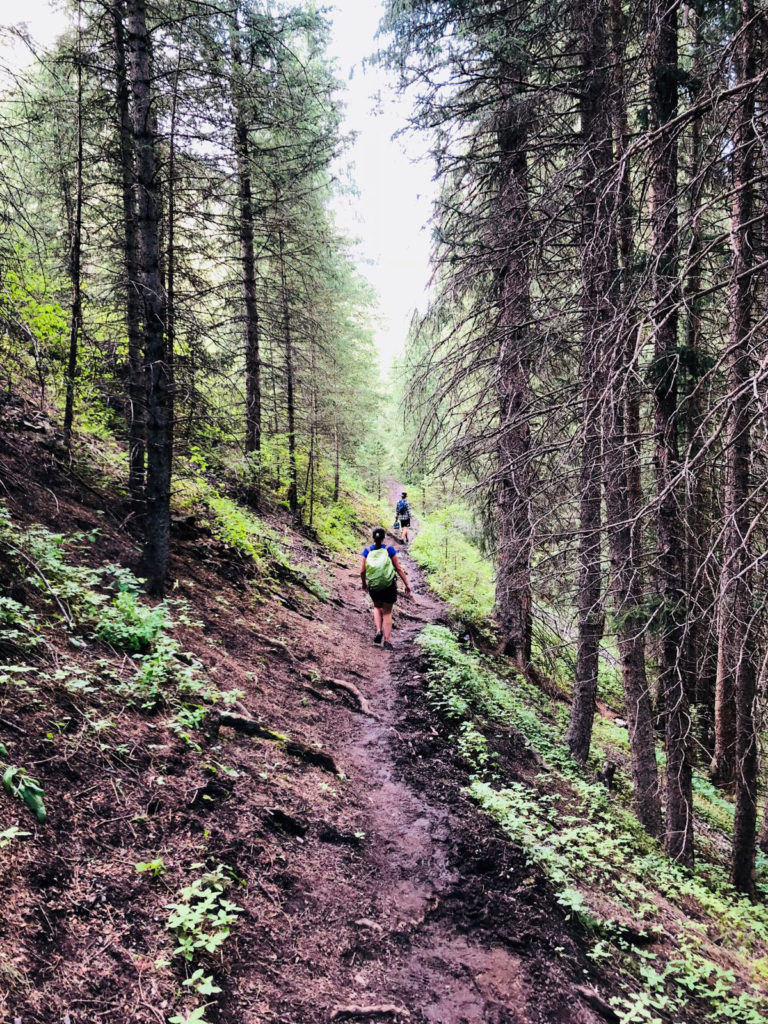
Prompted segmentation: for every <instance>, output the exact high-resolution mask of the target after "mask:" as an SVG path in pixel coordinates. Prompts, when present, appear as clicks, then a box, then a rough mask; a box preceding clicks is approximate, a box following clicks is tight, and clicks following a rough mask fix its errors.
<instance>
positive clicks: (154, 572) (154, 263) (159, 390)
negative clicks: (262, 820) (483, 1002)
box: [127, 0, 173, 594]
mask: <svg viewBox="0 0 768 1024" xmlns="http://www.w3.org/2000/svg"><path fill="white" fill-rule="evenodd" d="M127 11H128V52H129V56H130V60H129V67H130V82H131V90H132V94H133V102H132V104H131V108H132V109H131V112H132V119H133V138H134V147H135V152H136V190H137V197H136V209H137V241H138V267H139V276H138V281H139V286H140V289H141V312H142V327H143V335H144V346H143V347H144V362H145V366H146V382H147V424H146V442H147V482H146V517H145V539H144V552H143V562H144V565H143V571H144V573H145V574H146V576H147V585H148V589H149V591H150V593H153V594H162V592H163V589H164V587H165V581H166V577H167V574H168V559H169V555H170V497H171V440H172V418H171V399H172V391H173V377H172V372H171V367H170V365H169V363H168V353H167V349H166V339H165V326H166V324H165V292H164V289H163V281H162V275H161V272H160V225H159V180H158V174H157V148H158V147H157V134H156V131H155V127H154V121H153V111H152V100H153V97H152V92H151V81H152V79H151V68H150V64H151V40H150V36H149V31H148V29H147V12H146V0H127Z"/></svg>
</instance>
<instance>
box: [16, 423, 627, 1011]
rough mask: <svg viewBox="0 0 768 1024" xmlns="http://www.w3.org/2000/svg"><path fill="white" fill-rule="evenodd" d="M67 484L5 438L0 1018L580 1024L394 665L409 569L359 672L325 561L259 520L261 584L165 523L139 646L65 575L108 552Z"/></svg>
mask: <svg viewBox="0 0 768 1024" xmlns="http://www.w3.org/2000/svg"><path fill="white" fill-rule="evenodd" d="M84 474H85V469H84V468H83V466H82V465H81V466H80V467H75V470H74V472H73V471H70V469H68V468H67V469H65V468H64V467H63V465H62V464H61V462H60V461H59V460H58V459H57V457H56V456H55V454H54V453H53V451H52V450H51V446H50V445H48V446H47V447H46V445H45V444H44V443H40V442H39V440H38V439H34V440H31V439H30V435H29V434H23V433H15V434H8V435H7V436H6V440H5V444H4V452H3V484H4V491H5V496H6V497H5V503H6V507H7V510H8V515H7V519H6V526H5V527H4V529H5V533H4V534H3V545H4V546H3V551H2V559H1V567H2V575H3V584H4V592H5V593H6V595H9V596H10V598H11V599H13V600H15V601H16V603H17V605H18V606H19V607H20V608H26V609H27V610H28V621H27V622H26V623H22V631H23V630H24V629H32V630H33V631H34V634H35V637H34V639H35V642H34V644H26V645H25V644H24V643H23V642H22V641H23V638H22V640H19V639H18V638H17V639H16V640H14V639H13V638H12V637H11V638H10V639H8V637H9V636H10V634H9V633H8V630H7V629H6V641H5V644H4V649H3V655H4V661H5V662H6V664H5V667H4V668H3V669H2V684H1V688H0V740H2V742H3V743H4V744H5V745H6V747H7V748H8V753H7V756H6V758H5V760H6V761H7V763H9V764H13V765H15V766H20V767H23V768H25V769H26V770H27V772H28V773H29V776H31V777H33V778H36V779H38V780H39V782H40V783H41V785H42V787H43V790H44V796H45V802H46V806H47V810H48V818H47V821H46V822H45V823H42V824H39V823H36V821H35V819H34V817H33V816H32V815H31V813H29V812H28V810H27V809H26V808H25V807H23V806H22V804H21V803H20V802H18V801H16V800H13V799H12V798H11V796H10V795H8V794H5V793H2V794H0V808H2V817H1V818H0V833H2V842H3V847H4V848H3V850H2V861H1V862H0V884H1V885H2V887H3V892H4V894H5V896H6V898H5V900H4V901H3V905H2V908H0V952H2V959H1V960H0V1016H1V1017H2V1019H4V1020H10V1021H14V1022H15V1021H16V1020H20V1021H22V1022H23V1024H31V1022H39V1024H43V1022H44V1024H53V1022H59V1021H61V1020H65V1019H67V1016H66V1015H67V1014H68V1015H69V1019H70V1020H71V1021H73V1022H81V1021H88V1022H91V1021H96V1020H105V1021H114V1022H121V1024H122V1022H129V1021H130V1022H142V1024H143V1022H150V1021H168V1020H170V1021H173V1022H174V1024H176V1022H177V1021H178V1022H185V1021H190V1022H191V1021H203V1020H206V1021H211V1022H222V1024H224V1022H227V1024H234V1022H238V1024H256V1022H264V1024H266V1022H272V1021H274V1022H286V1024H287V1022H293V1024H314V1022H317V1024H320V1022H325V1021H330V1020H332V1019H341V1018H342V1017H344V1016H345V1015H346V1016H348V1017H349V1016H351V1017H354V1016H355V1015H357V1016H358V1018H360V1017H366V1018H367V1019H369V1020H374V1021H375V1020H387V1019H389V1020H391V1019H393V1018H396V1017H399V1018H400V1019H403V1020H405V1019H406V1018H408V1019H410V1020H411V1021H430V1022H441V1024H452V1022H456V1024H458V1022H462V1021H465V1022H473V1024H474V1022H479V1021H489V1022H498V1024H501V1022H515V1024H527V1022H531V1024H532V1022H545V1021H546V1022H555V1021H563V1022H566V1021H569V1022H574V1024H579V1022H592V1021H598V1020H601V1019H603V1017H602V1016H601V1015H600V1014H599V1013H596V1012H595V1010H594V1009H592V1006H597V1007H598V1008H599V1007H600V1006H601V1005H602V1004H601V1003H600V1000H599V999H598V998H597V997H596V996H595V993H594V991H593V990H592V989H587V988H579V987H578V986H579V985H580V984H582V983H583V981H584V973H583V972H585V971H587V970H588V968H587V966H586V961H585V960H584V958H583V956H582V953H581V952H580V949H579V941H578V936H577V935H576V934H575V933H573V932H571V931H570V930H569V926H568V925H567V924H566V923H565V922H564V920H563V915H562V912H561V910H560V909H559V908H558V907H557V905H556V904H555V902H554V900H553V898H552V895H551V893H550V891H549V889H548V887H547V886H546V885H545V883H544V882H543V879H542V877H541V876H540V875H539V874H538V873H537V872H536V871H532V870H531V869H530V868H529V867H527V866H526V864H525V861H524V858H523V857H522V855H520V854H519V853H518V852H517V851H516V850H515V848H514V847H512V846H511V845H510V844H509V843H507V842H506V841H505V840H504V839H503V838H502V837H501V835H500V834H498V833H496V832H495V831H494V827H493V826H490V825H489V822H488V820H487V819H485V818H482V817H481V816H480V815H479V813H478V812H477V811H476V810H475V809H474V807H473V806H471V805H470V804H469V802H468V801H467V799H466V798H465V796H464V795H463V793H462V787H463V785H464V783H465V781H466V774H465V771H464V770H463V769H462V768H461V767H460V763H459V762H458V761H457V760H456V757H455V754H454V753H453V752H452V747H451V746H450V745H449V743H448V742H447V738H446V736H445V733H444V726H442V725H441V724H440V722H439V721H438V720H436V719H435V718H434V717H433V715H432V713H431V712H430V710H429V709H428V707H427V705H426V702H425V697H424V691H423V680H422V677H421V674H420V665H419V662H418V658H417V653H416V649H415V647H414V645H413V638H414V636H415V635H416V633H417V632H418V630H419V629H420V628H421V627H422V625H423V624H424V623H425V622H429V621H435V620H436V619H438V618H439V617H440V616H442V614H443V610H442V608H441V606H440V605H439V603H438V602H437V601H435V600H434V599H433V598H432V597H430V595H429V594H428V593H427V592H426V590H425V588H424V586H423V583H422V581H421V579H420V576H419V573H418V570H417V569H416V568H415V567H414V566H413V565H409V572H410V573H411V574H412V576H413V577H414V581H415V586H416V591H417V595H418V596H417V601H416V602H415V603H413V604H411V605H408V606H407V607H406V606H405V605H404V604H403V605H401V607H400V610H399V612H398V618H397V631H396V634H395V637H396V651H395V653H394V654H393V655H387V654H386V653H385V652H383V651H382V650H380V649H378V648H375V647H374V646H373V645H372V644H371V642H370V641H371V633H372V628H371V623H370V614H369V611H368V609H367V607H366V606H365V604H364V598H363V595H362V593H361V591H360V589H359V579H358V577H357V566H356V562H354V560H353V559H352V558H343V559H338V558H336V557H335V556H329V554H328V553H327V552H326V551H323V550H322V549H320V548H319V547H318V546H316V545H315V544H312V543H310V542H309V541H308V540H307V539H306V538H304V537H302V536H300V535H297V534H288V533H286V532H285V525H284V524H281V523H280V520H279V517H278V516H276V515H273V516H271V520H272V525H273V527H280V528H281V530H282V531H283V533H282V536H283V540H284V543H285V545H286V546H287V550H289V552H290V556H291V559H292V567H291V568H290V569H287V568H286V567H285V566H284V567H283V570H284V571H281V572H277V573H273V574H272V575H271V576H267V575H265V574H263V572H262V570H259V571H254V566H253V565H252V564H250V563H249V560H248V559H246V558H243V557H242V556H241V555H240V554H239V553H238V552H237V551H236V550H235V549H233V548H232V547H231V546H228V545H226V544H223V543H222V542H221V541H220V540H217V539H216V538H215V537H214V536H211V532H210V530H208V529H206V528H204V527H201V526H200V524H199V523H198V522H196V521H194V520H190V519H185V520H183V521H180V522H178V523H177V524H176V537H175V543H174V546H175V551H176V555H175V557H174V565H173V574H174V579H175V583H174V588H173V594H172V601H171V603H169V604H167V605H166V606H163V608H162V609H161V612H157V610H156V614H158V615H160V617H161V618H162V616H163V615H164V616H165V618H164V619H163V621H162V623H161V624H160V625H158V624H157V622H156V621H155V620H152V622H155V625H157V629H156V630H155V632H154V633H152V630H153V629H155V626H153V625H152V622H150V623H149V625H148V624H147V620H146V616H145V618H144V619H142V618H141V616H140V614H139V612H138V611H137V608H139V609H140V608H141V607H144V604H145V603H144V602H142V601H140V600H139V599H136V600H134V599H133V598H131V599H130V600H129V599H128V598H114V597H113V596H110V595H111V594H112V591H110V590H109V588H108V587H106V588H105V587H101V591H100V590H99V580H102V578H101V577H99V578H98V579H96V578H95V577H94V576H93V575H88V574H89V573H91V574H92V573H93V571H94V570H95V569H96V568H97V567H99V566H101V565H102V564H103V563H104V562H113V563H122V564H128V565H130V564H132V563H134V561H135V558H136V545H135V542H134V540H133V538H132V537H131V535H130V534H129V533H127V532H126V530H125V528H124V518H125V517H124V515H123V514H122V509H121V507H120V504H119V501H117V500H116V499H115V497H114V495H113V494H112V493H110V490H109V489H108V488H107V487H106V485H105V481H104V480H103V479H99V478H98V477H96V476H92V477H91V478H87V477H86V476H84ZM9 523H10V525H8V524H9ZM33 524H42V526H43V527H44V528H45V529H47V530H48V531H52V533H46V532H45V529H41V528H39V527H37V526H34V525H33ZM30 528H31V532H30ZM14 531H15V532H14ZM73 532H75V533H77V534H79V536H78V537H76V538H75V539H74V540H70V542H69V543H63V542H62V540H61V538H60V537H59V539H58V540H57V539H55V538H56V537H57V536H58V535H60V534H67V535H70V534H72V533H73ZM52 536H53V537H54V539H53V540H51V537H52ZM30 538H31V540H30ZM33 542H34V543H33ZM30 544H31V546H30ZM56 551H58V554H56ZM30 552H32V553H31V554H30ZM57 558H58V562H57V561H56V559H57ZM46 559H47V561H46ZM43 563H45V565H47V566H48V569H47V576H46V579H47V583H45V584H43V583H41V581H40V579H39V578H38V576H37V574H38V573H42V574H43V575H45V573H44V572H43ZM24 566H25V567H26V569H25V570H24V568H23V567H24ZM62 566H63V567H64V568H62ZM78 573H79V574H80V575H78ZM68 574H69V575H68ZM308 581H310V583H311V587H310V589H311V590H313V591H316V592H317V591H318V585H319V584H321V585H322V586H323V587H324V588H325V589H326V591H327V600H326V601H324V602H321V601H320V600H319V599H318V598H317V597H315V596H313V595H312V594H311V593H310V592H309V591H308V590H307V585H308ZM102 582H103V580H102ZM67 587H69V590H67V589H66V588H67ZM78 588H80V590H82V592H83V593H80V592H79V591H78ZM113 589H114V588H113ZM86 591H87V592H88V594H90V595H91V596H90V597H88V598H87V599H86V598H85V597H84V596H83V594H84V593H85V592H86ZM94 595H95V596H94ZM99 595H100V596H99ZM97 598H98V600H97ZM99 600H103V601H104V602H106V603H103V604H99ZM89 601H90V602H93V601H96V604H95V605H93V606H91V605H89V603H88V602H89ZM120 601H122V605H121V606H120V607H119V609H118V611H117V612H113V611H112V609H113V608H114V607H115V606H116V605H117V604H118V603H119V602H120ZM131 601H134V603H133V604H131ZM6 611H7V609H6ZM145 612H146V609H145ZM141 614H145V613H144V612H142V613H141ZM153 614H155V613H153ZM16 615H17V618H19V617H20V615H21V613H20V612H18V609H17V610H16ZM32 616H34V618H32ZM110 616H111V618H110ZM132 617H133V618H132ZM104 619H106V620H108V621H109V622H110V623H111V624H112V625H111V626H110V629H109V630H105V629H104V628H103V625H98V623H99V622H103V620H104ZM19 622H21V619H20V618H19ZM30 623H33V625H31V626H30ZM116 623H117V625H118V626H119V627H120V629H117V627H116V626H115V624H116ZM137 623H139V625H140V626H141V629H139V633H141V631H142V630H143V631H144V632H143V634H142V635H145V636H149V635H150V634H151V635H152V639H151V641H148V642H147V644H146V646H145V648H144V650H143V653H142V651H136V650H126V646H130V645H129V643H128V639H130V640H133V639H135V635H136V630H137V628H138V627H137ZM5 625H6V627H7V625H8V623H7V615H6V621H5ZM17 625H18V623H17ZM128 627H130V629H129V628H128ZM126 629H127V630H128V632H127V633H126V632H125V631H126ZM120 630H122V631H123V632H120ZM17 632H18V630H17ZM126 637H128V639H126ZM27 639H29V637H27ZM339 683H341V684H347V685H349V684H351V688H345V686H344V685H341V686H340V685H339ZM233 691H239V692H237V693H235V692H233ZM171 693H173V694H175V696H174V697H173V699H171V697H170V696H169V694H171ZM233 700H236V701H237V704H236V706H235V707H234V709H233V708H228V707H227V704H228V702H230V703H231V701H233ZM233 712H234V713H235V717H230V718H229V719H227V718H226V715H227V714H230V715H232V713H233ZM237 715H240V716H241V718H240V719H238V718H237ZM243 716H247V718H248V719H251V720H253V721H251V723H250V725H248V723H246V725H247V726H248V728H250V730H251V732H253V731H254V729H255V731H256V732H257V735H256V736H253V735H246V734H244V733H243V732H242V728H243V722H242V717H243ZM227 722H229V723H234V724H235V725H239V727H240V728H239V729H233V728H230V727H229V726H228V725H227V724H225V723H227ZM254 722H255V723H256V724H254ZM217 725H218V730H217V728H216V727H217ZM518 753H522V756H523V757H524V756H525V754H524V752H518ZM508 767H509V770H510V771H511V772H512V773H514V767H513V758H510V759H509V766H508ZM14 827H15V828H17V829H20V830H21V832H23V833H28V834H27V835H22V834H16V833H14V831H13V830H14ZM190 982H191V983H190ZM377 1008H378V1010H379V1011H380V1012H379V1013H378V1014H377V1013H376V1012H375V1011H376V1009H377ZM609 1017H610V1013H609Z"/></svg>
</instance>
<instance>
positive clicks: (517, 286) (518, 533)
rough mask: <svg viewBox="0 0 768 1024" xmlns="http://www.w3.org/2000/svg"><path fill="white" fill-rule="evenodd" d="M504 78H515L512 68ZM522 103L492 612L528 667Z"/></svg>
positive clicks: (519, 106)
mask: <svg viewBox="0 0 768 1024" xmlns="http://www.w3.org/2000/svg"><path fill="white" fill-rule="evenodd" d="M507 77H508V80H509V81H515V80H516V79H518V78H520V77H521V75H520V73H519V71H514V72H513V71H510V73H509V75H508V76H507ZM526 117H527V115H526V113H525V107H524V100H523V99H522V98H521V97H520V96H519V95H516V94H515V93H514V92H511V93H510V94H509V95H507V96H506V97H505V100H504V103H503V106H502V110H501V113H500V117H499V124H498V128H497V138H498V144H499V157H500V159H499V194H498V196H497V205H496V209H497V221H498V225H499V228H498V234H499V238H498V240H497V241H496V245H497V248H498V251H499V252H501V253H503V254H504V259H505V261H506V262H505V263H504V265H503V266H501V267H500V268H499V269H498V271H497V287H498V302H499V351H498V357H497V393H498V406H499V427H498V443H497V462H498V468H497V473H498V484H497V514H496V536H497V550H496V613H497V618H498V621H499V625H500V627H501V636H502V642H503V645H504V652H505V654H507V655H508V656H509V657H510V658H512V659H513V660H514V661H515V662H516V664H517V665H518V666H519V667H520V668H521V669H525V668H526V666H527V665H528V663H529V662H530V659H531V621H532V618H531V613H532V597H531V558H532V554H533V521H532V516H531V480H530V472H531V470H530V449H531V435H530V425H529V422H528V416H529V413H530V410H529V391H530V380H529V378H530V351H529V346H530V319H531V308H530V271H529V268H528V258H529V248H530V223H529V216H530V214H529V202H528V161H527V154H526V145H527V135H528V126H527V120H526Z"/></svg>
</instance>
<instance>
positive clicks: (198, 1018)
mask: <svg viewBox="0 0 768 1024" xmlns="http://www.w3.org/2000/svg"><path fill="white" fill-rule="evenodd" d="M206 1009H207V1007H206V1006H198V1007H196V1008H195V1009H194V1010H190V1011H189V1013H175V1014H174V1015H173V1017H169V1018H168V1024H211V1022H210V1021H209V1020H207V1019H206V1016H205V1011H206Z"/></svg>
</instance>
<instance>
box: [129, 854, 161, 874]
mask: <svg viewBox="0 0 768 1024" xmlns="http://www.w3.org/2000/svg"><path fill="white" fill-rule="evenodd" d="M134 867H135V869H136V874H137V875H151V876H152V877H153V878H162V877H163V875H164V874H165V873H166V871H167V870H168V868H167V867H166V864H165V861H164V860H163V858H162V857H157V858H155V860H140V861H139V862H138V864H134Z"/></svg>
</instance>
